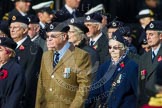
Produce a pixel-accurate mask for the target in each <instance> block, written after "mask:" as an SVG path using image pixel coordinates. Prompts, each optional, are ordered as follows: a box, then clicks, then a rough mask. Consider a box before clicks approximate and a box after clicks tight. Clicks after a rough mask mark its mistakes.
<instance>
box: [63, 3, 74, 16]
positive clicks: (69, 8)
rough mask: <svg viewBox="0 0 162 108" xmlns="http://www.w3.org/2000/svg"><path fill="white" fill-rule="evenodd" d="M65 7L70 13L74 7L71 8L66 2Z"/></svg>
mask: <svg viewBox="0 0 162 108" xmlns="http://www.w3.org/2000/svg"><path fill="white" fill-rule="evenodd" d="M65 8H66V9H67V10H68V11H69V13H70V14H72V13H73V11H75V9H72V8H71V7H69V6H68V5H67V4H65Z"/></svg>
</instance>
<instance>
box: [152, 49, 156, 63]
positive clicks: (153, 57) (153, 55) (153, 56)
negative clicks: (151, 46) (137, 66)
mask: <svg viewBox="0 0 162 108" xmlns="http://www.w3.org/2000/svg"><path fill="white" fill-rule="evenodd" d="M155 56H156V55H155V53H154V51H152V62H153V61H154V59H155Z"/></svg>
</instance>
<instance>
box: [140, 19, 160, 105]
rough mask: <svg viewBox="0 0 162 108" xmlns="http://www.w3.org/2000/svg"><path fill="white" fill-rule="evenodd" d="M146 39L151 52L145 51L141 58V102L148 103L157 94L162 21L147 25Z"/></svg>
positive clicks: (141, 103)
mask: <svg viewBox="0 0 162 108" xmlns="http://www.w3.org/2000/svg"><path fill="white" fill-rule="evenodd" d="M146 39H147V42H148V44H149V46H151V49H150V51H149V52H147V53H144V54H143V55H142V56H141V58H140V69H139V75H140V76H139V87H140V89H139V90H140V97H139V104H140V105H143V104H146V103H148V100H149V98H150V97H151V96H153V95H155V93H156V90H155V87H154V85H155V73H156V67H157V65H158V64H159V62H160V61H161V60H162V59H161V58H162V45H161V41H162V22H161V21H151V22H150V23H149V24H148V25H147V26H146Z"/></svg>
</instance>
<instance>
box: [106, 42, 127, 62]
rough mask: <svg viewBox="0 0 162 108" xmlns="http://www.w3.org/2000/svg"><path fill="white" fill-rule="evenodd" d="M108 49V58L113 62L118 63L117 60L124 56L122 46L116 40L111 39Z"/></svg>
mask: <svg viewBox="0 0 162 108" xmlns="http://www.w3.org/2000/svg"><path fill="white" fill-rule="evenodd" d="M108 48H109V53H110V56H111V58H112V59H113V60H114V61H118V60H119V58H120V57H121V56H122V55H123V54H124V50H123V44H122V43H120V42H118V41H116V40H113V39H111V40H110V41H109V47H108Z"/></svg>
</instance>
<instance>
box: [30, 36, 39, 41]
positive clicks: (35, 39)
mask: <svg viewBox="0 0 162 108" xmlns="http://www.w3.org/2000/svg"><path fill="white" fill-rule="evenodd" d="M38 37H39V35H36V36H35V37H34V38H32V39H31V41H32V42H33V41H34V40H36V39H37V38H38Z"/></svg>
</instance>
